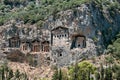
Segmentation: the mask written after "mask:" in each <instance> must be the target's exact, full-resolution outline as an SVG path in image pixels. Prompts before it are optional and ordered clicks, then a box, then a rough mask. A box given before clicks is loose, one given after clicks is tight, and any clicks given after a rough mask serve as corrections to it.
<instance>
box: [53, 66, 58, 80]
mask: <svg viewBox="0 0 120 80" xmlns="http://www.w3.org/2000/svg"><path fill="white" fill-rule="evenodd" d="M58 75H59V74H58V69H57V68H56V69H55V73H54V74H53V76H52V80H58V77H59V76H58Z"/></svg>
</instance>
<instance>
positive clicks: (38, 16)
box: [0, 0, 119, 26]
mask: <svg viewBox="0 0 120 80" xmlns="http://www.w3.org/2000/svg"><path fill="white" fill-rule="evenodd" d="M39 1H40V3H39V4H38V5H37V4H36V2H35V0H3V2H1V3H0V25H3V24H4V23H5V22H6V21H9V20H10V19H15V20H23V21H24V23H31V24H35V23H36V24H37V25H38V26H42V25H43V22H44V21H45V20H46V19H47V18H48V17H49V16H50V15H53V16H56V13H57V12H59V11H63V10H67V9H73V8H75V7H77V6H80V5H81V4H82V3H90V2H94V3H95V4H97V6H101V5H102V4H107V5H106V6H107V7H109V9H110V10H113V9H115V10H117V9H118V6H119V3H118V2H114V3H110V1H109V0H39ZM101 8H102V7H101ZM111 14H113V12H111Z"/></svg>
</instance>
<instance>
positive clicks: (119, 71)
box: [52, 61, 120, 80]
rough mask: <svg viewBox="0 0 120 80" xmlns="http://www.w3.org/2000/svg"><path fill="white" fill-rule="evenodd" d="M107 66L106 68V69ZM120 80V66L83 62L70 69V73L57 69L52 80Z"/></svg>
mask: <svg viewBox="0 0 120 80" xmlns="http://www.w3.org/2000/svg"><path fill="white" fill-rule="evenodd" d="M105 66H106V67H105ZM114 79H115V80H120V65H116V64H110V63H109V62H107V61H106V65H103V64H100V66H99V67H95V66H94V65H93V64H91V63H89V62H87V61H83V62H80V63H78V64H77V63H76V64H75V65H74V66H71V67H69V68H68V71H65V70H61V69H56V70H55V73H54V75H53V78H52V80H114Z"/></svg>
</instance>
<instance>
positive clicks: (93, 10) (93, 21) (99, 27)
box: [1, 3, 120, 54]
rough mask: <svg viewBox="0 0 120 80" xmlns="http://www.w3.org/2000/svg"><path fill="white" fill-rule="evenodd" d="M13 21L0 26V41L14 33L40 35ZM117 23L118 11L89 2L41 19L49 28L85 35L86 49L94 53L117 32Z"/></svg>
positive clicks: (119, 23)
mask: <svg viewBox="0 0 120 80" xmlns="http://www.w3.org/2000/svg"><path fill="white" fill-rule="evenodd" d="M12 23H13V22H11V23H8V24H7V23H6V24H5V25H3V26H1V42H3V40H6V39H9V38H10V37H12V36H14V35H17V34H19V36H20V37H21V38H23V37H28V38H30V39H32V38H34V37H37V36H39V37H41V29H40V28H37V27H35V25H24V24H23V23H22V22H20V21H18V22H17V21H15V24H14V25H13V24H12ZM119 25H120V14H119V12H118V11H115V10H114V11H110V10H108V9H107V8H106V7H105V6H104V5H102V9H101V8H100V7H98V6H97V5H95V3H92V4H82V5H81V6H79V7H76V8H74V9H69V10H66V11H61V12H59V13H57V14H54V15H52V16H50V17H49V18H48V19H47V20H46V21H45V22H44V25H43V28H45V29H49V30H51V29H53V28H54V27H58V26H62V27H67V28H69V32H70V34H73V33H79V34H81V35H84V36H85V37H86V50H87V51H90V52H89V53H93V54H96V53H102V52H103V51H104V49H105V48H106V46H107V44H109V43H110V41H111V40H112V39H113V38H114V37H115V35H116V34H117V33H118V32H119V31H120V27H119ZM15 26H16V27H15ZM49 37H50V36H49ZM58 43H59V42H58Z"/></svg>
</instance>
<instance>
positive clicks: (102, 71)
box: [100, 64, 104, 80]
mask: <svg viewBox="0 0 120 80" xmlns="http://www.w3.org/2000/svg"><path fill="white" fill-rule="evenodd" d="M100 75H101V77H100V80H104V68H103V64H100Z"/></svg>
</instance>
